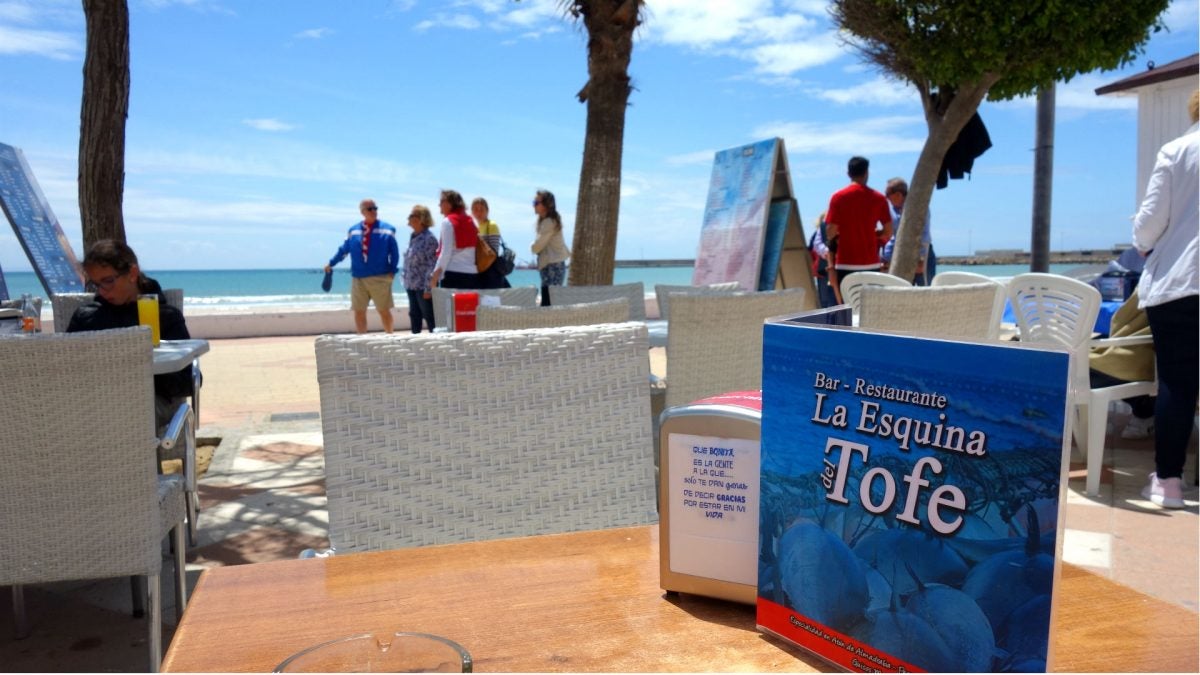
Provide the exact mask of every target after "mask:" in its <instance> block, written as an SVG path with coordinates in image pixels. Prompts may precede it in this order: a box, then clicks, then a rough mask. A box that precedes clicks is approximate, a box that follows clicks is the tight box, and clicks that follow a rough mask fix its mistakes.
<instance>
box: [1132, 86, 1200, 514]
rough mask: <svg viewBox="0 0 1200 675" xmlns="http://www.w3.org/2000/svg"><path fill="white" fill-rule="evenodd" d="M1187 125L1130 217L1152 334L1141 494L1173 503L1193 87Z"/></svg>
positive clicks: (1192, 400)
mask: <svg viewBox="0 0 1200 675" xmlns="http://www.w3.org/2000/svg"><path fill="white" fill-rule="evenodd" d="M1188 112H1189V113H1190V114H1191V118H1192V126H1191V128H1190V129H1188V130H1187V131H1186V132H1185V133H1184V134H1183V135H1182V136H1180V137H1179V138H1176V139H1175V140H1173V141H1171V142H1169V143H1167V144H1166V145H1164V146H1163V147H1162V149H1161V150H1159V151H1158V158H1157V160H1156V161H1155V163H1154V171H1153V172H1152V173H1151V174H1150V181H1149V183H1148V184H1147V185H1146V196H1145V198H1144V199H1143V200H1142V205H1141V208H1139V209H1138V212H1137V215H1135V216H1134V218H1133V245H1134V246H1135V247H1136V248H1137V250H1138V251H1139V252H1140V253H1141V254H1142V255H1144V256H1146V267H1145V269H1143V270H1142V278H1141V281H1140V282H1139V283H1138V296H1139V297H1140V298H1141V301H1140V302H1139V303H1138V307H1140V308H1142V309H1145V310H1146V316H1147V318H1148V319H1149V320H1150V333H1151V334H1152V335H1153V337H1154V359H1155V366H1156V368H1157V370H1158V398H1157V400H1156V402H1155V405H1154V464H1155V467H1154V469H1155V470H1154V473H1152V474H1150V484H1149V485H1147V486H1146V487H1145V489H1143V490H1142V496H1144V497H1145V498H1146V499H1149V500H1150V501H1151V502H1153V503H1155V504H1158V505H1159V506H1163V507H1166V508H1175V509H1180V508H1183V507H1184V506H1185V504H1184V501H1183V480H1182V479H1183V464H1184V460H1185V459H1186V455H1187V445H1188V441H1189V440H1190V438H1191V435H1192V428H1193V427H1194V426H1195V425H1194V419H1195V417H1196V399H1197V392H1198V390H1200V352H1198V351H1197V345H1198V344H1200V273H1198V272H1197V257H1198V256H1200V252H1198V249H1197V243H1196V240H1197V233H1198V232H1200V166H1198V162H1200V125H1198V124H1197V120H1198V119H1200V90H1198V91H1196V92H1193V93H1192V96H1191V99H1190V100H1189V101H1188Z"/></svg>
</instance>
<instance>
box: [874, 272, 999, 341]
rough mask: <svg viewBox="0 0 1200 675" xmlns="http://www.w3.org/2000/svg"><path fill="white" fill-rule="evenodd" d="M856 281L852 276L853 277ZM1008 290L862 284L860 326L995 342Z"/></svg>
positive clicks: (982, 286)
mask: <svg viewBox="0 0 1200 675" xmlns="http://www.w3.org/2000/svg"><path fill="white" fill-rule="evenodd" d="M852 278H853V277H852ZM1004 300H1005V294H1004V286H1002V285H1000V284H997V283H992V282H985V283H981V284H961V285H954V286H914V287H888V286H872V285H868V286H864V287H862V289H861V290H860V295H859V305H860V309H859V319H858V325H859V326H861V327H863V328H878V329H882V330H894V331H901V332H905V333H912V334H914V335H927V336H929V337H936V338H947V339H964V340H995V339H997V338H999V337H1000V317H1001V315H1002V314H1003V313H1004Z"/></svg>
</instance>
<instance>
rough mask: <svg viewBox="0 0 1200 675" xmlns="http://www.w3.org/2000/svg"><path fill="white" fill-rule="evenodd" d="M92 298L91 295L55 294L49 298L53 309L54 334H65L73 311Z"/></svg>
mask: <svg viewBox="0 0 1200 675" xmlns="http://www.w3.org/2000/svg"><path fill="white" fill-rule="evenodd" d="M94 297H96V296H95V295H93V294H92V293H57V294H55V295H54V296H53V297H51V298H50V304H51V305H52V306H53V307H54V332H55V333H65V332H67V326H69V325H71V317H72V316H73V315H74V314H75V310H77V309H79V306H80V305H82V304H84V303H85V302H88V301H89V300H91V299H92V298H94Z"/></svg>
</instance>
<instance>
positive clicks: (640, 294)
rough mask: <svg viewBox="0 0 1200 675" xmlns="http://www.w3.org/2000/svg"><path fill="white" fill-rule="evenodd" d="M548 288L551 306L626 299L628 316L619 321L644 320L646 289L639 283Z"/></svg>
mask: <svg viewBox="0 0 1200 675" xmlns="http://www.w3.org/2000/svg"><path fill="white" fill-rule="evenodd" d="M549 288H550V304H551V306H553V305H578V304H582V303H591V302H599V301H601V300H612V299H614V298H627V299H628V300H629V316H627V317H625V318H624V319H621V321H645V320H646V287H645V286H643V285H642V282H640V281H635V282H633V283H630V284H613V285H611V286H550V287H549Z"/></svg>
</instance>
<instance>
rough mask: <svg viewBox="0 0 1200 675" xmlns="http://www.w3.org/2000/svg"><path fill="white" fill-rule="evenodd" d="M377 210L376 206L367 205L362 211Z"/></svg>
mask: <svg viewBox="0 0 1200 675" xmlns="http://www.w3.org/2000/svg"><path fill="white" fill-rule="evenodd" d="M378 210H379V207H378V206H368V207H366V208H364V209H363V211H378Z"/></svg>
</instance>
